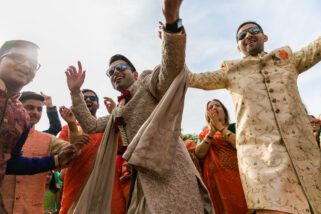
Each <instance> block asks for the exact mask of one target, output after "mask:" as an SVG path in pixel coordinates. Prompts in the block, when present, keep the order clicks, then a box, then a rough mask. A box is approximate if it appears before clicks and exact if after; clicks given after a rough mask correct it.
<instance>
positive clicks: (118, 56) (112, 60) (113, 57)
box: [109, 54, 136, 72]
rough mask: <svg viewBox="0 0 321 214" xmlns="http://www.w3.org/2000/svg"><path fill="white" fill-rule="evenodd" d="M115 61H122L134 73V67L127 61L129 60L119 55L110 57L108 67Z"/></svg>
mask: <svg viewBox="0 0 321 214" xmlns="http://www.w3.org/2000/svg"><path fill="white" fill-rule="evenodd" d="M117 60H123V61H125V62H126V63H127V65H128V66H129V67H130V70H131V71H132V72H135V71H136V68H135V66H134V65H133V64H132V63H131V61H129V59H127V57H125V56H124V55H121V54H116V55H114V56H112V57H111V58H110V60H109V65H111V64H112V63H113V62H115V61H117Z"/></svg>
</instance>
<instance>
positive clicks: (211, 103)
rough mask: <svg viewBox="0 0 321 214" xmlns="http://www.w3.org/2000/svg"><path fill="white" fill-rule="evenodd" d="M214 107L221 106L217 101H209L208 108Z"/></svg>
mask: <svg viewBox="0 0 321 214" xmlns="http://www.w3.org/2000/svg"><path fill="white" fill-rule="evenodd" d="M214 105H216V106H217V105H218V106H222V105H221V103H219V102H218V101H216V100H213V101H211V102H210V103H209V104H208V106H214Z"/></svg>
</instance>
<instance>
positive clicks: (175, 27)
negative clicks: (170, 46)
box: [165, 19, 183, 33]
mask: <svg viewBox="0 0 321 214" xmlns="http://www.w3.org/2000/svg"><path fill="white" fill-rule="evenodd" d="M182 28H183V22H182V19H177V20H176V22H174V23H173V24H167V23H166V25H165V30H166V31H167V32H169V33H178V32H180V31H181V29H182Z"/></svg>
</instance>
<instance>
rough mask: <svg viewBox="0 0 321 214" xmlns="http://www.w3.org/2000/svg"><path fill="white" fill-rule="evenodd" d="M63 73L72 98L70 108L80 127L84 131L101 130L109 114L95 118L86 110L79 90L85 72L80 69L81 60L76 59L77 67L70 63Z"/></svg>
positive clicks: (93, 131) (94, 131)
mask: <svg viewBox="0 0 321 214" xmlns="http://www.w3.org/2000/svg"><path fill="white" fill-rule="evenodd" d="M65 73H66V76H67V84H68V88H69V90H70V94H71V100H72V107H71V110H72V112H73V113H74V115H75V117H76V119H77V120H78V122H79V123H80V126H81V128H82V129H83V130H84V132H86V133H96V132H103V131H104V130H105V127H106V125H107V121H108V118H109V116H105V117H101V118H98V119H97V118H96V117H94V116H92V115H91V113H90V111H89V110H88V108H87V106H86V103H85V100H84V96H83V94H82V93H81V91H80V88H81V86H82V84H83V83H84V80H85V74H86V71H84V70H83V69H82V65H81V62H79V61H78V68H76V67H75V66H72V65H71V66H69V67H68V68H67V70H66V72H65Z"/></svg>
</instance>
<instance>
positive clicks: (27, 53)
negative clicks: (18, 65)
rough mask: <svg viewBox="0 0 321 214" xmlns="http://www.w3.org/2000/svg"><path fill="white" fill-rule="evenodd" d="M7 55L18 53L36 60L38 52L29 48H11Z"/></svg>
mask: <svg viewBox="0 0 321 214" xmlns="http://www.w3.org/2000/svg"><path fill="white" fill-rule="evenodd" d="M7 53H19V54H22V55H24V56H27V57H29V58H33V59H37V58H38V50H37V49H34V48H29V47H13V48H11V49H10V50H9V51H8V52H7Z"/></svg>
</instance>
